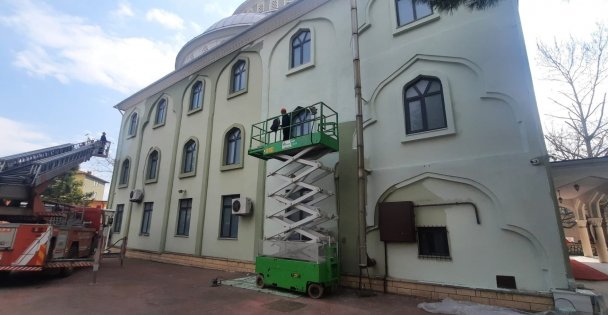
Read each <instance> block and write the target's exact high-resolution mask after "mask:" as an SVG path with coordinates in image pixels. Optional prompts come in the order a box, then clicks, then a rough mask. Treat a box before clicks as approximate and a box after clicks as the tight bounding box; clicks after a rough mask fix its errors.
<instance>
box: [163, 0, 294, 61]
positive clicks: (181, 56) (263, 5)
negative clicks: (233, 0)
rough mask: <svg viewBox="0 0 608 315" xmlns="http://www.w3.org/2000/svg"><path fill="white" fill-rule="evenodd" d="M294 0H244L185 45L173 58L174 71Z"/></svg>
mask: <svg viewBox="0 0 608 315" xmlns="http://www.w3.org/2000/svg"><path fill="white" fill-rule="evenodd" d="M295 1H296V0H246V1H245V2H243V3H242V4H241V5H240V6H239V7H238V8H237V9H236V11H234V14H233V15H232V16H229V17H227V18H223V19H221V20H219V21H218V22H216V23H214V24H213V25H211V26H210V27H209V28H208V29H207V30H206V31H205V32H204V33H203V34H201V35H199V36H197V37H195V38H193V39H192V40H191V41H189V42H188V43H186V45H184V47H182V49H181V50H180V51H179V53H178V54H177V57H176V58H175V69H176V70H177V69H179V68H181V67H183V66H184V65H186V64H188V63H190V62H192V61H193V60H195V59H197V58H198V57H200V56H202V55H204V54H205V53H207V51H209V50H211V49H213V48H214V47H216V46H219V45H221V44H222V43H224V42H226V41H227V40H229V39H231V38H232V37H234V36H236V35H238V34H240V33H242V32H243V31H245V30H246V29H248V28H249V27H250V26H251V25H253V24H255V23H257V22H258V21H260V20H262V19H263V18H265V17H267V16H268V15H270V14H272V13H274V12H275V11H277V10H279V9H282V8H283V7H285V6H287V5H289V4H290V3H291V2H295Z"/></svg>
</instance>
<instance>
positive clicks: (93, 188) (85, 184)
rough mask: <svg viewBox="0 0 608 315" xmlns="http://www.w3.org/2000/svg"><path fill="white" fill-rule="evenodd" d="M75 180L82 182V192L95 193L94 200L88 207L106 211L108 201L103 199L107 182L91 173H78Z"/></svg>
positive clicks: (75, 174)
mask: <svg viewBox="0 0 608 315" xmlns="http://www.w3.org/2000/svg"><path fill="white" fill-rule="evenodd" d="M74 178H75V179H76V180H78V181H80V182H82V191H83V192H84V193H93V196H92V197H91V198H92V199H91V200H90V201H89V204H88V206H89V207H93V208H102V209H105V208H106V205H107V201H106V200H104V198H103V193H104V190H105V187H106V184H107V183H108V182H107V181H105V180H103V179H101V178H99V177H97V176H94V175H93V174H91V172H83V171H76V172H75V173H74Z"/></svg>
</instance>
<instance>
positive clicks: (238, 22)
mask: <svg viewBox="0 0 608 315" xmlns="http://www.w3.org/2000/svg"><path fill="white" fill-rule="evenodd" d="M265 16H266V14H264V13H239V14H235V15H232V16H229V17H227V18H223V19H221V20H219V21H218V22H216V23H215V24H213V25H211V27H209V28H208V29H207V30H206V31H205V32H204V33H203V34H207V33H211V32H214V31H217V30H221V29H225V28H230V27H236V26H250V25H253V24H255V22H257V21H259V20H261V19H263V18H264V17H265Z"/></svg>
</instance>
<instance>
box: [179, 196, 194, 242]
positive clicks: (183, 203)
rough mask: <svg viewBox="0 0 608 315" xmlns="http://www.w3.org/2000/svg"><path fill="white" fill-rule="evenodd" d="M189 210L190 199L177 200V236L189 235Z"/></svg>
mask: <svg viewBox="0 0 608 315" xmlns="http://www.w3.org/2000/svg"><path fill="white" fill-rule="evenodd" d="M191 210H192V198H189V199H180V200H179V211H178V213H177V235H181V236H188V234H189V233H190V213H191V212H192V211H191Z"/></svg>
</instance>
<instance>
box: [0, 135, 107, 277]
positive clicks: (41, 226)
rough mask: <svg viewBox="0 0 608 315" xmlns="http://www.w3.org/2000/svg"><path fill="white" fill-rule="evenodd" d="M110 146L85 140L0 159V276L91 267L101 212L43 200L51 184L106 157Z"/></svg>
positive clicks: (99, 236) (99, 229)
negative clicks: (44, 193) (96, 157)
mask: <svg viewBox="0 0 608 315" xmlns="http://www.w3.org/2000/svg"><path fill="white" fill-rule="evenodd" d="M108 148H109V142H103V143H102V142H100V141H87V142H84V143H78V144H66V145H62V146H56V147H51V148H47V149H42V150H37V151H32V152H26V153H22V154H17V155H12V156H7V157H3V158H0V272H7V271H8V272H10V271H42V270H45V269H60V270H62V271H63V272H64V273H69V272H70V271H71V270H72V269H73V268H75V267H84V266H92V265H93V260H92V257H93V254H94V253H95V250H96V248H97V244H98V240H99V239H100V238H101V237H102V229H103V225H104V211H103V210H102V209H97V208H87V207H74V206H68V205H60V204H51V203H45V202H44V201H43V196H42V195H41V194H42V192H43V191H44V190H45V189H46V187H47V186H48V185H49V184H50V181H51V180H52V179H53V178H54V177H56V176H59V175H62V174H65V173H66V172H69V171H70V170H72V169H74V168H75V167H77V166H78V164H80V163H82V162H84V161H87V160H89V159H90V158H91V157H92V156H100V157H107V154H108Z"/></svg>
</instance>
